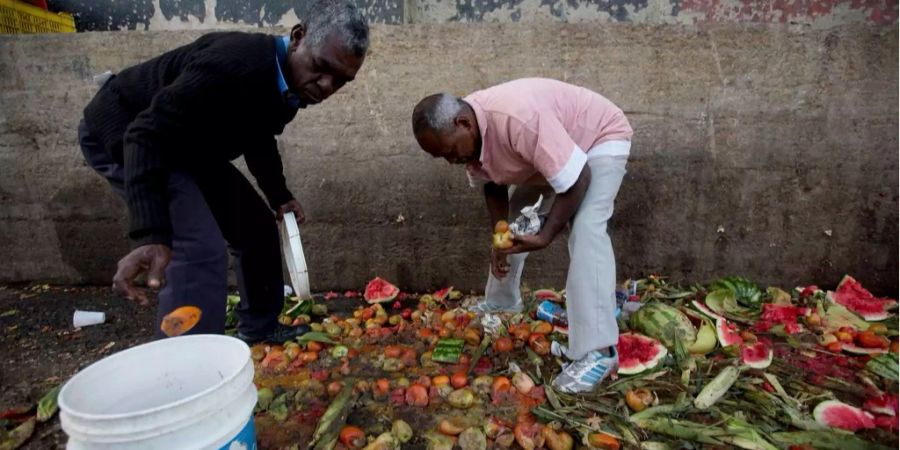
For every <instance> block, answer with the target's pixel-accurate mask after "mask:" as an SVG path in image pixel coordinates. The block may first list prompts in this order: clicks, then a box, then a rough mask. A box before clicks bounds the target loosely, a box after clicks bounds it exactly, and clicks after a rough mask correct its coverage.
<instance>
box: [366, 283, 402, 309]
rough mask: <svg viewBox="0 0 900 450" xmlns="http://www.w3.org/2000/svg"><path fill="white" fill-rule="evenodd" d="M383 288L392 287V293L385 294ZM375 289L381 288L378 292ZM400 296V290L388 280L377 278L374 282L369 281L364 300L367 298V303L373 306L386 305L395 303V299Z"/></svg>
mask: <svg viewBox="0 0 900 450" xmlns="http://www.w3.org/2000/svg"><path fill="white" fill-rule="evenodd" d="M379 286H381V287H379ZM383 286H390V287H391V288H392V289H391V290H390V293H385V292H384V287H383ZM375 287H379V289H377V290H376V289H375ZM398 294H400V288H398V287H397V286H394V285H393V284H391V283H389V282H388V281H387V280H384V279H382V278H380V277H375V278H374V279H372V281H369V283H368V284H366V291H365V293H364V294H363V298H365V299H366V301H367V302H369V303H371V304H375V303H386V302H390V301H393V300H394V299H395V298H397V295H398Z"/></svg>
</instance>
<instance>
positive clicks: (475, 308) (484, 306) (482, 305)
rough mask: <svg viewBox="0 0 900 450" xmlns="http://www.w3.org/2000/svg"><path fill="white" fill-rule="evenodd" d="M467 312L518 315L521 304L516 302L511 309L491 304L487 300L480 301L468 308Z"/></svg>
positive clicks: (520, 310)
mask: <svg viewBox="0 0 900 450" xmlns="http://www.w3.org/2000/svg"><path fill="white" fill-rule="evenodd" d="M469 311H471V312H473V313H475V314H479V315H480V314H497V313H512V314H518V313H520V312H522V302H518V303H516V304H515V305H513V306H511V307H505V306H500V305H496V304H494V303H491V302H490V301H488V300H481V301H479V302H478V303H476V304H474V305H472V306H470V307H469Z"/></svg>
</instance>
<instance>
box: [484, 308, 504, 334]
mask: <svg viewBox="0 0 900 450" xmlns="http://www.w3.org/2000/svg"><path fill="white" fill-rule="evenodd" d="M481 326H482V327H483V328H484V333H485V334H488V335H490V336H497V335H499V334H500V333H501V332H502V331H505V329H504V327H503V321H502V320H500V317H499V316H496V315H494V314H490V313H488V314H485V315H484V316H483V317H482V318H481Z"/></svg>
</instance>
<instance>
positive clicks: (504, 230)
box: [493, 220, 513, 250]
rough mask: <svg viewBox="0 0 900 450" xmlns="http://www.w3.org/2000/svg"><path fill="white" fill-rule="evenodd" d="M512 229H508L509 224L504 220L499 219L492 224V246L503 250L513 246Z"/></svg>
mask: <svg viewBox="0 0 900 450" xmlns="http://www.w3.org/2000/svg"><path fill="white" fill-rule="evenodd" d="M512 237H513V234H512V231H509V224H508V223H506V221H505V220H501V221H499V222H497V224H496V225H494V239H493V243H494V248H495V249H498V250H505V249H508V248H510V247H512V246H513V242H512Z"/></svg>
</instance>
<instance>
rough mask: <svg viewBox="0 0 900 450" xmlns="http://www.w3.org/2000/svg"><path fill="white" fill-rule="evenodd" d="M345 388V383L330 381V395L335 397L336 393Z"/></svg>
mask: <svg viewBox="0 0 900 450" xmlns="http://www.w3.org/2000/svg"><path fill="white" fill-rule="evenodd" d="M343 388H344V384H343V383H341V382H340V381H332V382H331V383H328V395H330V396H332V397H334V396H335V395H338V393H340V392H341V389H343Z"/></svg>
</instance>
